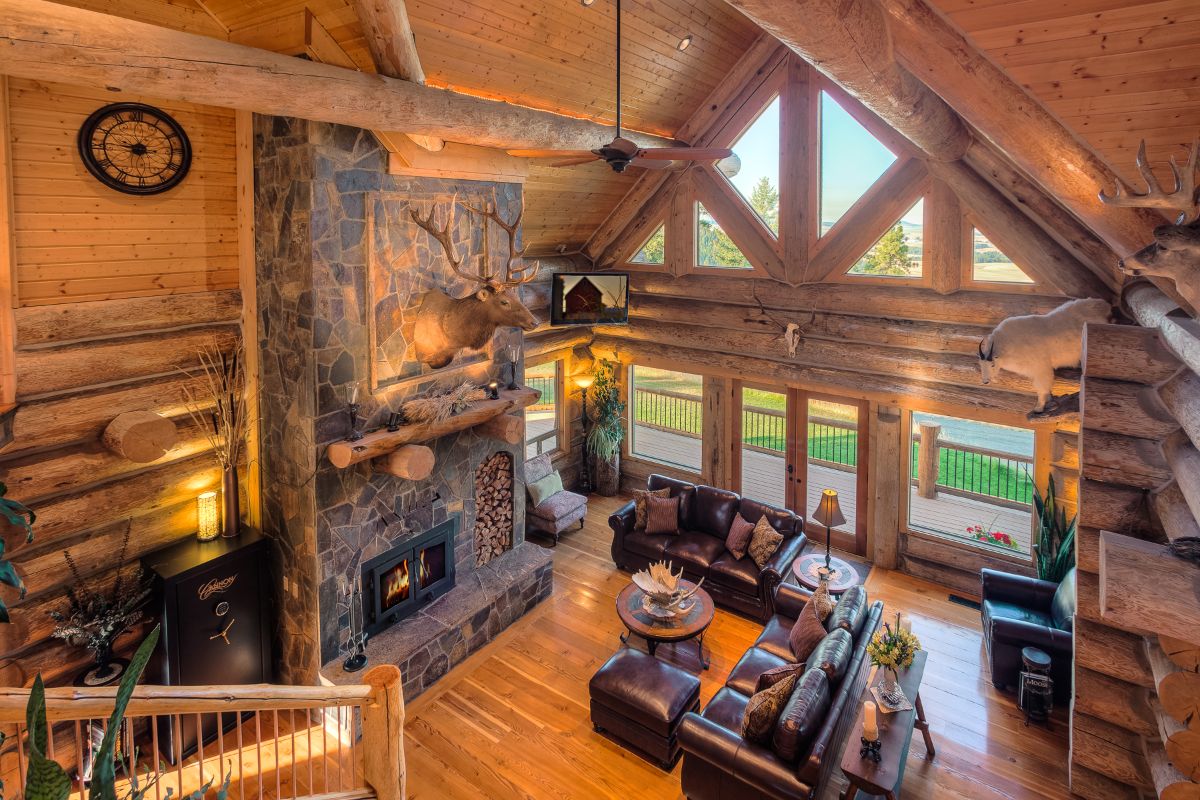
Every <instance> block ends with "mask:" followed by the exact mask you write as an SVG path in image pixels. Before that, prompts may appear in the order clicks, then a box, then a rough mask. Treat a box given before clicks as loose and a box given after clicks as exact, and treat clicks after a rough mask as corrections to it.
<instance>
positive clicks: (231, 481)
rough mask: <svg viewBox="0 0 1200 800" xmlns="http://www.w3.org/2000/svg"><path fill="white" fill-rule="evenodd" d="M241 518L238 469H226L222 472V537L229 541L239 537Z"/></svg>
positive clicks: (233, 467) (232, 467) (231, 467)
mask: <svg viewBox="0 0 1200 800" xmlns="http://www.w3.org/2000/svg"><path fill="white" fill-rule="evenodd" d="M240 516H241V509H240V504H239V503H238V471H237V467H235V466H229V467H225V469H223V470H222V471H221V535H222V536H224V537H225V538H227V539H230V538H233V537H234V536H237V535H238V518H239V517H240Z"/></svg>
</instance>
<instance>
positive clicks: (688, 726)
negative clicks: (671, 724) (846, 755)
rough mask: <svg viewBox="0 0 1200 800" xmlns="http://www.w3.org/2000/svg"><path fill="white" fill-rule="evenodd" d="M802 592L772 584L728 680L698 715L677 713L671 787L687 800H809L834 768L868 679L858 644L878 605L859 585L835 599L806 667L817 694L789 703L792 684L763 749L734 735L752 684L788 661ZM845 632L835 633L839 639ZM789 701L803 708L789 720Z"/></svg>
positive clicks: (793, 709) (866, 637) (867, 634)
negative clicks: (677, 762)
mask: <svg viewBox="0 0 1200 800" xmlns="http://www.w3.org/2000/svg"><path fill="white" fill-rule="evenodd" d="M808 598H809V593H808V592H807V591H805V590H804V589H801V588H799V587H797V586H795V585H793V584H790V583H785V584H782V585H781V586H780V587H779V589H778V591H777V593H776V596H775V603H774V607H775V611H776V613H775V615H774V616H773V617H771V619H770V620H769V621H768V622H767V624H766V627H764V628H763V631H762V634H761V635H760V636H759V637H758V640H757V641H756V642H755V643H754V645H753V646H752V647H751V648H750V649H749V650H747V651H746V653H745V655H743V656H742V658H741V660H740V661H739V662H738V663H737V665H736V666H735V667H734V668H733V671H732V672H730V673H729V677H728V679H727V680H726V681H725V686H724V687H723V688H722V689H721V690H720V691H718V692H717V693H716V695H714V696H713V699H712V700H710V701H709V703H708V705H707V706H705V708H704V711H703V712H702V713H700V714H695V713H689V714H685V715H684V717H683V720H682V722H680V724H679V730H678V732H677V737H678V741H679V744H680V746H681V747H682V748H683V751H684V756H683V770H682V776H681V780H682V783H683V793H684V794H685V795H686V796H687V797H688V799H689V800H767V798H770V800H809V799H810V798H813V797H816V796H817V794H818V792H819V791H820V789H821V788H822V787H824V786H827V785H828V781H829V779H830V775H831V773H832V771H833V770H835V769H837V764H838V762H839V761H840V756H841V751H842V750H841V748H842V745H843V743H844V742H846V741H848V740H849V739H853V743H854V746H857V742H858V739H857V737H854V736H852V732H851V731H850V730H849V729H850V727H851V726H852V725H853V724H854V720H855V719H856V718H857V711H858V701H859V698H860V697H861V696H862V694H863V690H864V689H865V687H866V681H867V675H868V674H869V672H870V659H868V658H867V654H866V649H867V642H869V641H870V639H871V636H872V635H874V633H875V630H876V629H877V628H878V627H879V621H880V617H881V616H882V614H883V603H881V602H879V601H876V602H875V603H874V604H870V605H868V600H867V595H866V592H865V591H863V590H862V589H861V588H858V589H854V590H851V591H850V592H848V593H847V594H845V595H843V600H842V601H841V602H839V604H838V607H837V608H835V609H834V612H833V614H831V615H830V617H829V618H828V619H827V620H826V621H825V626H826V628H827V629H828V630H829V634H828V635H827V636H826V637H825V639H824V640H823V641H822V642H821V643H820V644H818V645H817V648H816V649H815V650H813V652H812V653H811V654H810V655H809V657H808V659H807V661H806V673H805V678H804V679H801V681H800V683H801V684H804V683H812V682H810V681H807V680H806V679H807V677H808V672H809V671H811V670H817V671H824V672H825V676H824V677H822V676H819V675H817V676H814V677H816V678H818V679H819V680H818V681H817V682H816V683H817V685H818V688H819V692H818V693H817V694H816V695H815V697H810V698H806V699H803V698H802V699H798V698H799V696H800V695H802V694H803V693H804V692H803V687H802V686H800V685H798V686H797V688H796V689H795V690H794V691H793V693H792V696H791V698H790V699H789V701H788V704H787V706H785V708H784V711H783V715H782V717H781V720H780V722H778V723H777V724H776V731H775V734H774V736H773V737H772V741H771V742H767V743H758V742H751V741H748V740H746V739H743V738H742V735H741V729H742V718H743V716H744V715H745V712H746V704H747V703H748V702H749V701H750V697H751V695H753V693H754V689H755V686H756V684H757V682H758V676H759V675H761V674H762V673H764V672H766V671H767V670H769V669H773V668H775V667H781V666H783V665H785V664H789V663H792V662H794V661H795V658H794V656H793V655H792V650H791V645H790V644H789V643H788V633H789V632H790V631H791V629H792V625H793V624H795V621H796V617H798V616H799V614H800V611H801V609H803V608H804V605H805V603H806V602H807V601H808ZM843 631H845V632H843ZM798 703H804V704H805V705H804V706H803V707H804V709H805V711H803V712H800V713H797V709H798V708H800V706H798V705H797V704H798ZM785 724H786V725H787V726H788V728H789V730H790V739H789V740H788V741H787V745H788V746H789V749H790V750H794V756H793V757H790V758H789V757H785V755H781V752H780V750H779V747H780V744H781V742H780V734H779V726H781V725H785Z"/></svg>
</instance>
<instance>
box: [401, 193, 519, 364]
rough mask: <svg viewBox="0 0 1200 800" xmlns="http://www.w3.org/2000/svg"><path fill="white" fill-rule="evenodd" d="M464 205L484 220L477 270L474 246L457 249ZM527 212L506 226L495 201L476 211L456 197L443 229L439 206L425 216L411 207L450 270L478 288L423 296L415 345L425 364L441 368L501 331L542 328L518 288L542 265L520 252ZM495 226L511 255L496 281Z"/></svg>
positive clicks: (418, 357)
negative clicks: (458, 219)
mask: <svg viewBox="0 0 1200 800" xmlns="http://www.w3.org/2000/svg"><path fill="white" fill-rule="evenodd" d="M460 206H461V207H462V208H463V209H465V210H466V211H467V213H468V214H470V215H471V216H472V217H476V218H479V219H480V220H481V221H482V243H483V247H482V249H483V253H482V254H481V256H480V258H479V265H480V266H479V270H478V271H477V272H472V271H470V270H468V269H465V268H464V267H463V265H464V264H467V263H470V262H471V261H473V260H474V257H473V256H472V254H471V253H470V248H469V247H468V249H467V252H466V253H464V254H460V253H459V251H458V248H456V247H455V246H454V224H455V218H456V216H457V214H456V209H457V208H458V207H460ZM524 213H525V210H524V208H522V209H521V210H520V211H518V212H517V216H516V219H514V220H513V221H512V222H505V221H504V219H503V218H502V217H501V216H500V214H499V212H498V211H497V210H496V204H495V202H494V201H492V202H485V203H484V204H483V207H482V208H475V207H473V206H470V205H468V204H466V203H461V202H459V200H458V195H457V194H456V195H454V197H453V198H452V199H451V201H450V207H449V209H448V210H447V212H446V221H445V223H444V224H443V225H442V226H440V227H439V226H438V225H436V224H435V223H434V221H433V220H434V217H435V216H437V206H436V204H435V205H434V207H433V208H431V209H430V210H429V213H428V214H427V215H425V216H424V217H422V216H421V214H420V213H419V212H418V211H417V210H416V209H415V208H414V209H409V214H410V215H411V216H412V219H413V222H415V223H416V224H417V225H418V226H420V227H421V228H423V229H424V230H425V232H426V233H428V234H429V235H430V236H432V237H433V238H434V239H435V240H436V241H437V242H438V243H439V244H441V246H442V250H443V251H444V252H445V254H446V259H447V261H448V262H449V264H450V269H451V270H453V271H454V273H455V274H456V275H458V276H460V277H462V278H464V279H466V280H467V281H469V282H471V283H472V284H476V285H477V286H478V288H477V289H476V290H475V291H473V292H472V293H471V294H468V295H466V296H465V297H458V298H456V297H451V296H450V295H449V294H447V293H446V292H445V291H444V290H442V289H432V290H430V291H428V292H426V293H425V294H424V295H423V296H422V297H421V303H420V308H419V310H418V311H417V321H416V328H415V330H414V338H415V340H416V341H415V342H414V344H415V346H416V353H417V359H418V360H419V361H420V362H421V363H422V364H425V365H427V366H429V367H432V368H433V369H440V368H442V367H444V366H446V365H447V364H449V363H450V362H451V361H453V360H454V357H455V356H457V355H458V354H459V353H460V352H462V351H463V350H480V349H482V348H484V347H486V346H487V344H488V342H490V341H491V339H492V334H493V333H494V332H495V330H496V329H497V328H501V327H510V326H511V327H517V328H520V329H521V330H523V331H531V330H533V329H534V328H536V327H537V325H538V320H537V318H536V317H535V316H533V314H532V313H530V311H529V309H528V308H526V307H525V305H524V304H523V303H522V302H521V298H520V297H519V296H518V295H517V287H519V286H521V285H522V284H525V283H529V282H530V281H531V280H533V279H534V277H535V276H536V275H537V273H538V269H539V268H540V267H541V263H540V262H538V261H534V262H533V263H532V264H528V263H526V262H525V258H524V255H525V250H524V248H520V249H518V248H517V230H518V228H519V227H520V225H521V216H522V215H523V214H524ZM491 223H495V224H496V225H497V226H499V227H500V229H501V230H503V231H504V232H505V234H506V235H507V237H508V254H507V256H503V257H502V259H503V265H504V268H503V272H502V273H501V275H502V277H497V271H496V270H495V269H494V268H493V266H492V253H491V247H490V244H489V240H490V236H491V227H490V225H491Z"/></svg>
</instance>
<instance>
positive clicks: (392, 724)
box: [362, 664, 406, 800]
mask: <svg viewBox="0 0 1200 800" xmlns="http://www.w3.org/2000/svg"><path fill="white" fill-rule="evenodd" d="M363 682H364V683H365V684H367V685H368V686H370V687H371V689H372V692H371V699H370V701H368V702H367V704H366V705H364V706H363V710H362V743H363V777H364V778H365V779H366V782H367V785H368V786H370V787H371V789H373V790H374V792H375V797H377V798H378V800H404V797H405V776H406V773H405V768H404V691H403V689H402V688H401V685H400V669H399V668H398V667H396V666H393V665H391V664H382V665H380V666H377V667H372V668H371V669H370V670H369V671H368V672H367V674H366V675H364V676H363Z"/></svg>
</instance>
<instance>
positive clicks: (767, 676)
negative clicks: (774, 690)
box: [754, 664, 805, 694]
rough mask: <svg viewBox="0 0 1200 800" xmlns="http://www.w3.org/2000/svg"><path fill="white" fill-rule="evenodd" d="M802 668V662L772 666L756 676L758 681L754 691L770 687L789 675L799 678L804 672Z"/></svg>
mask: <svg viewBox="0 0 1200 800" xmlns="http://www.w3.org/2000/svg"><path fill="white" fill-rule="evenodd" d="M804 669H805V667H804V665H803V664H784V665H783V666H782V667H772V668H771V669H769V670H767V671H766V672H764V673H763V674H762V675H759V676H758V683H756V684H755V685H754V693H755V694H758V693H759V692H761V691H765V690H767V689H770V688H771V687H772V686H774V685H775V684H777V683H779V682H780V681H781V680H784V679H785V678H787V677H788V676H789V675H791V676H794V677H796V678H799V677H800V676H801V675H803V674H804Z"/></svg>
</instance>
